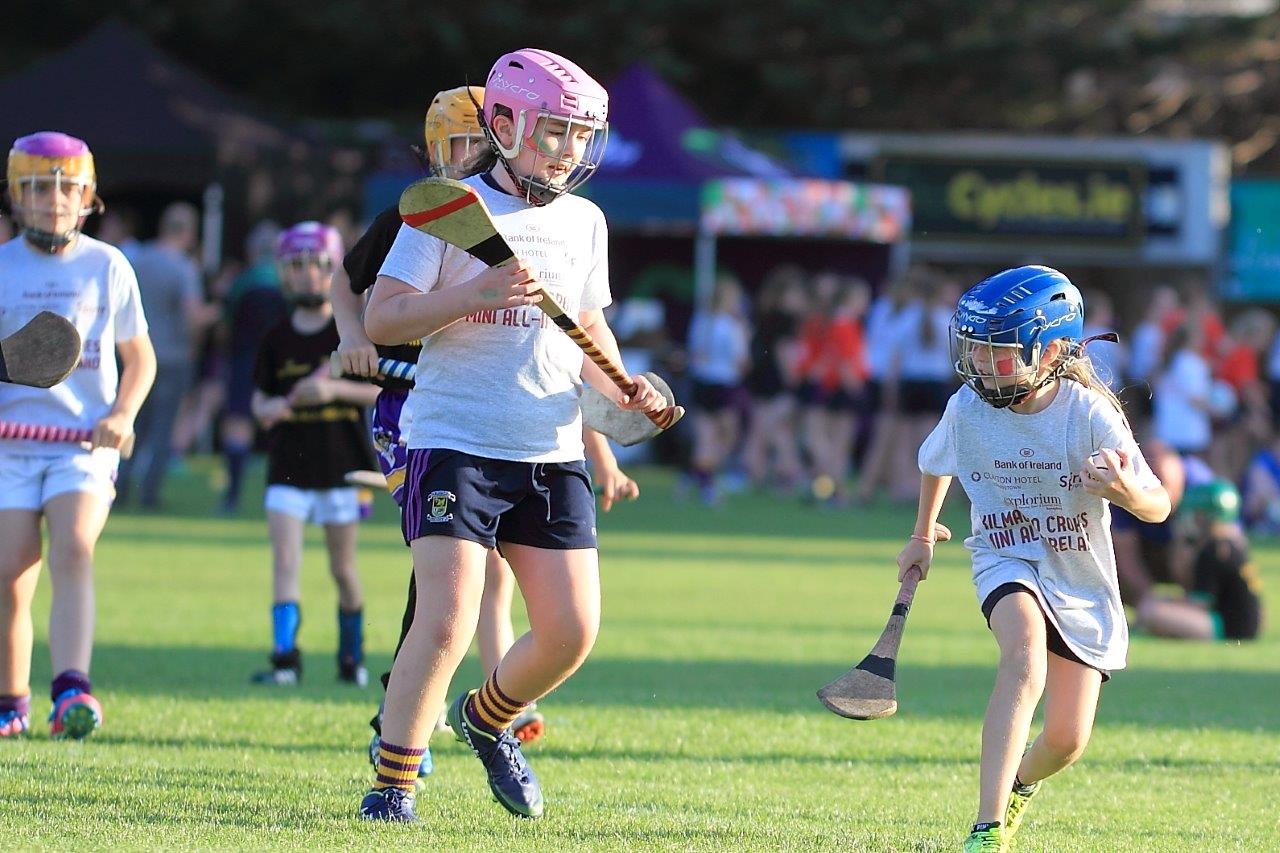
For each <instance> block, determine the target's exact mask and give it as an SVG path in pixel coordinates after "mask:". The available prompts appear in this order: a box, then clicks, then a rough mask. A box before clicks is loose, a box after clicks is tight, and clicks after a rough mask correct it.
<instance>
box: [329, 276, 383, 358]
mask: <svg viewBox="0 0 1280 853" xmlns="http://www.w3.org/2000/svg"><path fill="white" fill-rule="evenodd" d="M363 303H364V299H363V298H362V297H361V295H360V294H358V293H353V292H352V290H351V278H350V276H348V275H347V271H346V270H345V269H343V268H342V266H341V265H339V266H338V268H337V269H336V270H334V271H333V280H332V281H331V282H330V284H329V304H331V305H332V306H333V320H334V322H335V323H336V324H337V326H338V355H339V357H340V358H341V359H342V372H343V373H349V374H351V375H353V376H373V375H375V374H376V373H377V372H378V351H377V350H376V349H374V347H373V342H372V341H370V340H369V336H368V335H367V334H365V331H364V321H363V320H362V319H361V317H360V311H361V309H362V308H363V307H364V305H363Z"/></svg>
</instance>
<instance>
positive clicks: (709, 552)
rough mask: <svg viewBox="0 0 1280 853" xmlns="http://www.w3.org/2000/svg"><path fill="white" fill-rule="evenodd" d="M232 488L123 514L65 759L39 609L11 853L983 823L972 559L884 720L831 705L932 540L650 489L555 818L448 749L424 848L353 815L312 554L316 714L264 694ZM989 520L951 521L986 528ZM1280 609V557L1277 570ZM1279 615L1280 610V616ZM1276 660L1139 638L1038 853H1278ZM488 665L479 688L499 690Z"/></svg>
mask: <svg viewBox="0 0 1280 853" xmlns="http://www.w3.org/2000/svg"><path fill="white" fill-rule="evenodd" d="M211 470H212V466H211V465H208V466H205V467H200V466H197V469H196V470H195V471H194V472H193V473H191V474H189V475H186V476H184V477H181V478H178V479H176V480H175V481H173V482H172V483H171V484H170V486H169V494H170V495H171V496H173V503H174V513H175V514H173V515H169V516H155V515H143V514H131V513H128V512H118V513H117V514H115V515H114V516H113V518H112V520H111V522H110V523H109V525H108V528H107V532H106V534H105V535H104V537H103V540H102V544H101V545H100V547H99V550H98V575H97V577H98V595H99V599H98V602H99V603H98V618H99V623H98V631H97V638H98V639H97V647H96V652H95V659H94V667H93V676H94V679H95V684H96V685H97V687H96V688H95V693H96V694H97V695H98V696H99V698H100V699H101V700H102V703H103V706H104V708H105V713H106V724H105V726H104V728H103V729H102V730H101V731H99V732H98V733H97V734H96V735H95V736H94V737H93V738H92V739H91V740H90V741H88V742H85V743H63V742H52V741H50V740H49V739H48V736H47V727H46V726H45V724H44V722H43V715H44V714H45V713H47V712H48V698H47V685H48V681H49V676H50V673H49V663H48V653H47V648H46V647H45V646H44V644H43V638H44V637H45V636H46V633H45V631H46V628H47V613H48V579H47V576H46V577H45V578H42V581H41V592H40V597H39V600H38V603H37V617H36V618H37V635H38V639H37V649H36V661H35V672H34V675H33V684H34V687H35V694H36V695H35V699H36V701H35V703H34V706H35V707H34V709H33V711H34V713H35V714H36V715H37V716H39V717H40V720H39V721H38V722H37V724H36V725H35V726H34V729H33V732H34V736H32V737H29V738H26V739H23V740H20V741H17V742H0V803H2V804H3V807H2V808H0V839H4V840H5V842H6V844H5V846H6V847H9V848H16V849H28V848H42V847H59V848H63V849H67V848H70V849H77V848H81V849H83V848H93V849H101V848H118V847H126V848H139V847H147V848H151V847H177V848H193V847H198V848H222V849H226V848H264V847H277V846H278V847H306V848H337V847H341V848H356V849H374V848H387V847H391V846H393V845H394V846H409V847H413V848H418V849H431V850H496V849H510V850H584V849H591V850H600V849H644V850H649V849H674V850H711V849H716V850H730V849H732V850H742V849H747V850H755V849H777V848H786V849H827V850H842V851H850V850H911V851H933V850H958V849H959V846H960V843H961V841H962V840H963V838H964V835H965V834H966V832H967V829H968V824H969V823H970V822H971V821H972V819H973V814H974V811H975V809H976V801H977V760H978V743H979V729H980V724H981V719H982V714H983V710H984V708H985V704H986V699H987V695H988V692H989V690H990V686H991V682H992V679H993V677H994V667H995V645H994V643H993V641H992V640H991V638H990V636H989V634H988V632H987V630H986V628H985V626H984V625H983V621H982V616H981V614H980V613H979V611H978V606H977V602H976V601H975V599H974V595H973V592H972V587H971V584H970V582H969V572H968V563H967V561H966V559H965V551H964V549H963V547H962V546H960V545H958V544H954V545H947V546H943V547H941V548H940V549H939V559H938V562H937V564H936V565H935V570H934V572H933V573H932V575H931V577H930V579H929V580H928V581H927V582H926V583H925V584H924V585H922V587H921V590H920V593H919V595H918V596H917V598H916V604H915V606H914V608H913V609H912V614H911V619H910V624H909V626H908V629H907V636H906V639H905V641H904V643H903V650H902V655H901V658H900V662H899V700H900V702H901V708H900V710H899V712H898V715H897V716H896V717H893V718H891V719H887V720H882V721H877V722H866V723H858V722H852V721H848V720H841V719H839V718H837V717H835V716H834V715H832V714H830V713H828V712H827V711H825V710H824V709H823V708H822V707H821V706H820V705H819V703H818V701H817V699H816V698H814V691H815V690H816V689H817V688H818V687H819V686H821V685H822V684H824V683H825V682H826V681H828V680H829V679H830V678H832V677H834V676H835V675H837V674H839V673H840V672H842V671H844V670H845V669H846V668H847V667H848V666H850V665H851V664H852V663H853V662H855V661H856V660H858V659H859V658H860V657H861V656H862V655H863V654H864V653H865V652H866V650H867V649H868V648H869V647H870V645H871V643H872V642H873V641H874V640H875V638H876V636H877V635H878V634H879V632H880V629H881V628H882V627H883V624H884V620H885V618H886V615H887V613H888V609H889V606H890V604H891V602H892V599H893V596H894V593H895V590H896V582H895V577H894V575H895V572H894V568H893V556H894V555H895V554H896V553H897V550H898V548H899V547H900V545H901V542H902V540H903V539H904V537H905V536H906V534H907V533H908V532H909V529H910V524H911V518H912V516H911V514H910V513H909V512H908V511H906V510H901V509H892V508H887V507H882V508H873V509H869V510H850V511H846V512H840V513H828V512H819V511H816V510H813V509H810V508H805V507H801V506H798V505H796V504H794V503H793V502H790V501H787V500H782V499H777V498H774V497H769V496H751V495H740V496H736V497H732V498H730V499H729V500H728V501H727V502H726V504H725V505H724V506H723V507H720V508H717V509H714V510H707V509H704V508H702V507H700V506H696V505H688V504H677V503H674V502H673V501H672V498H671V488H670V479H669V477H668V476H667V475H665V474H663V473H660V472H641V477H640V482H641V484H642V486H643V489H644V495H643V497H642V498H641V501H640V502H639V503H637V504H632V505H629V506H624V507H621V508H619V509H617V510H615V511H614V512H612V513H610V514H609V515H608V516H602V519H601V525H600V526H601V547H602V562H603V574H604V593H605V606H604V627H603V630H602V632H601V636H600V640H599V643H598V645H597V647H596V650H595V652H594V654H593V655H592V657H591V659H590V660H589V661H588V663H587V664H586V666H584V667H583V669H582V670H581V671H580V672H579V673H578V674H577V675H576V676H575V677H574V678H573V679H572V680H570V682H569V683H568V684H567V685H565V686H564V687H563V688H561V689H560V690H558V691H557V692H556V693H554V694H553V695H552V696H551V697H549V698H548V699H546V700H545V701H544V702H543V703H542V706H541V707H542V710H543V711H544V712H545V713H546V715H547V719H548V726H549V736H548V737H547V738H546V739H545V740H544V741H543V742H542V743H540V744H538V745H536V746H535V747H533V748H531V749H530V750H529V752H528V754H529V759H530V762H531V763H532V764H533V765H534V767H535V769H536V770H537V771H538V774H539V775H540V777H541V779H542V783H543V788H544V791H545V794H546V798H547V812H546V816H545V817H544V818H543V819H542V820H540V821H536V822H522V821H518V820H515V819H513V818H510V817H508V816H507V814H506V813H505V812H504V811H502V809H501V808H500V807H498V805H497V804H496V803H494V802H492V800H491V799H490V797H489V794H488V789H487V787H486V785H485V784H484V779H483V772H482V769H481V767H480V765H479V763H478V762H477V761H476V760H475V759H474V758H473V757H471V756H470V754H468V753H466V752H464V751H463V749H462V747H461V745H459V744H457V743H454V742H453V741H452V740H446V736H438V737H437V739H436V741H435V742H434V743H433V748H434V753H435V760H436V772H435V775H434V776H433V777H432V778H431V780H430V781H429V785H428V787H427V789H426V791H425V792H424V793H423V794H422V795H421V796H420V797H419V800H418V812H419V814H420V815H421V816H422V818H423V821H422V823H421V824H419V825H417V826H414V827H408V828H406V827H388V826H370V825H367V824H363V823H361V822H359V821H358V820H356V819H355V817H354V816H355V812H356V807H357V804H358V802H359V799H360V796H361V795H362V794H363V792H364V790H365V788H366V787H367V785H368V784H369V781H370V771H369V767H368V764H367V763H366V760H365V753H364V748H365V744H366V743H367V740H368V736H369V729H368V727H367V725H366V721H367V719H368V717H369V716H370V715H371V714H372V712H373V710H374V708H375V707H376V705H377V703H378V700H379V698H380V691H381V689H380V687H378V686H377V685H376V684H375V685H374V686H371V687H370V688H368V689H366V690H359V689H356V688H352V687H349V686H345V685H340V684H338V683H336V682H335V680H334V664H333V653H334V649H335V647H336V642H337V640H336V633H337V632H336V625H335V619H334V613H335V610H336V603H335V597H334V592H333V588H332V583H331V582H330V580H329V578H328V576H327V572H326V569H325V566H324V562H323V560H324V558H323V550H322V547H321V544H320V538H319V536H318V535H317V533H316V532H315V531H312V532H311V533H310V534H309V537H308V553H307V556H306V566H305V581H304V598H303V628H302V634H301V641H300V644H301V646H302V648H303V650H304V653H305V654H306V666H307V670H306V673H305V677H304V682H303V684H302V686H301V687H300V688H298V689H296V690H291V691H290V690H272V689H264V688H260V687H252V686H250V685H249V683H248V676H249V674H250V673H251V672H252V671H253V670H255V669H258V668H261V667H262V666H264V665H265V663H266V649H267V645H268V642H269V614H268V610H269V605H270V601H269V596H270V585H269V551H268V548H267V544H266V529H265V523H264V521H263V520H262V518H261V512H260V510H259V509H258V508H257V507H258V503H257V496H256V495H250V496H249V497H248V499H247V500H246V508H245V509H244V510H243V511H242V513H241V515H240V517H237V518H218V517H214V516H213V515H211V510H212V507H213V504H214V499H213V490H212V488H211V485H210V479H211V475H210V471H211ZM379 501H380V504H379V506H378V512H377V514H376V517H375V520H374V522H372V523H370V524H368V525H366V526H365V528H364V530H363V531H362V534H361V535H362V541H361V559H362V562H361V569H362V573H363V577H364V580H365V587H366V598H367V602H366V611H365V612H366V616H367V622H368V627H367V643H368V646H369V649H370V653H371V660H370V670H371V672H374V673H376V672H380V671H381V670H382V669H384V668H385V667H386V665H387V664H388V662H389V658H390V652H391V649H392V647H393V645H394V642H395V638H396V633H397V630H398V626H399V617H400V612H401V608H402V606H403V596H404V588H405V583H406V581H407V577H408V574H407V573H408V554H407V551H406V550H405V549H404V547H403V545H402V543H401V541H400V536H399V531H398V528H397V526H396V525H395V523H394V519H395V512H394V509H393V507H392V506H391V504H390V501H389V500H386V499H385V498H383V497H381V496H380V497H379ZM961 504H963V499H962V498H961V499H959V500H956V499H955V498H954V497H953V500H952V501H951V503H950V506H949V509H948V512H947V514H946V516H945V520H946V521H948V523H951V524H952V525H953V528H958V529H963V527H964V523H965V519H964V508H963V507H962V506H961ZM1257 556H1258V562H1259V565H1260V567H1261V568H1262V572H1263V576H1264V579H1266V580H1267V581H1268V582H1269V583H1270V584H1271V589H1272V590H1274V589H1275V588H1276V584H1277V580H1276V579H1275V577H1274V576H1275V574H1276V566H1277V557H1278V556H1280V549H1278V548H1277V547H1275V546H1274V545H1272V546H1259V547H1258V554H1257ZM1272 601H1273V603H1274V602H1275V597H1274V594H1273V596H1272ZM1278 660H1280V634H1278V633H1277V631H1276V630H1275V629H1273V628H1269V629H1268V633H1267V634H1266V636H1265V637H1264V639H1263V640H1262V641H1260V642H1258V643H1255V644H1251V645H1225V644H1214V645H1209V644H1187V643H1173V642H1167V641H1157V640H1153V639H1149V638H1138V639H1136V640H1135V641H1134V643H1133V647H1132V650H1131V655H1130V669H1128V670H1126V671H1124V672H1122V673H1118V674H1117V676H1116V678H1115V679H1114V680H1113V681H1112V682H1111V683H1110V684H1109V685H1108V686H1107V687H1105V688H1104V690H1103V696H1102V707H1101V710H1100V712H1099V715H1098V726H1097V729H1096V731H1095V734H1094V738H1093V742H1092V744H1091V745H1090V747H1089V750H1088V752H1087V753H1086V755H1085V757H1084V759H1083V760H1082V761H1081V762H1080V763H1079V764H1078V765H1077V766H1076V767H1074V768H1072V769H1070V770H1068V771H1066V772H1065V773H1063V774H1061V775H1059V776H1057V777H1055V778H1053V779H1052V780H1051V781H1050V782H1049V783H1048V784H1047V785H1046V788H1045V790H1044V792H1043V793H1042V794H1041V796H1040V797H1038V798H1037V799H1036V802H1035V804H1034V805H1033V807H1032V808H1031V810H1030V812H1029V816H1028V818H1027V821H1026V823H1025V824H1024V828H1023V830H1022V832H1021V833H1020V835H1019V838H1018V842H1017V845H1016V847H1017V849H1019V850H1046V851H1050V850H1052V851H1059V850H1135V851H1138V850H1141V851H1149V850H1161V851H1172V850H1204V849H1213V850H1236V849H1238V850H1268V849H1277V848H1278V847H1280V822H1278V821H1280V819H1278V818H1277V812H1276V810H1275V807H1274V804H1275V803H1276V802H1277V801H1278V800H1280V770H1278V768H1280V674H1278V673H1277V667H1278V664H1277V661H1278ZM479 675H480V673H479V667H478V665H477V663H476V661H475V659H474V657H472V658H469V659H468V661H467V664H466V665H465V666H464V668H463V670H462V671H461V673H460V675H459V678H458V680H457V681H456V682H455V684H454V687H453V691H451V695H452V694H453V692H454V691H456V690H458V689H461V688H462V687H466V686H473V685H475V684H477V683H478V679H479Z"/></svg>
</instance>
